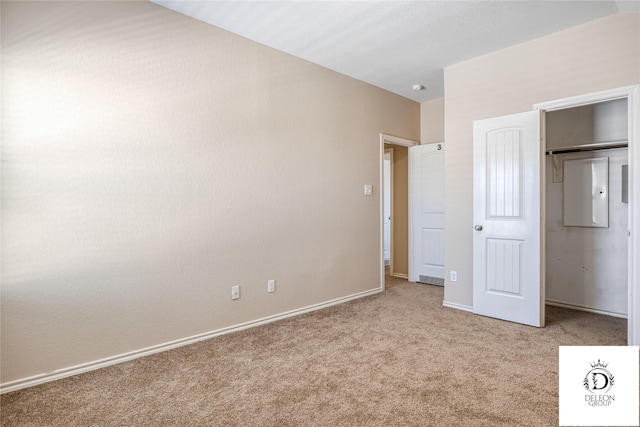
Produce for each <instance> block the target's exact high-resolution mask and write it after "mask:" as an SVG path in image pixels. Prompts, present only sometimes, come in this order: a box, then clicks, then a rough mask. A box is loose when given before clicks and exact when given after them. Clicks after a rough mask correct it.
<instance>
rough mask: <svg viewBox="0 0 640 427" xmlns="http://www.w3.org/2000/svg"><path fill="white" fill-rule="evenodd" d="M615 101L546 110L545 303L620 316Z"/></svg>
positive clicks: (622, 103) (620, 136)
mask: <svg viewBox="0 0 640 427" xmlns="http://www.w3.org/2000/svg"><path fill="white" fill-rule="evenodd" d="M627 110H628V108H627V99H626V98H620V99H615V100H609V101H602V102H598V103H594V104H588V105H582V106H578V107H572V108H567V109H562V110H556V111H550V112H548V113H546V150H545V151H546V158H545V168H546V180H545V181H546V183H545V199H546V200H545V201H546V209H545V212H546V215H545V217H546V227H545V228H546V230H545V241H546V243H545V248H546V249H545V253H546V257H545V278H546V280H545V281H546V304H547V305H553V306H560V307H565V308H570V309H574V310H581V311H588V312H593V313H599V314H606V315H609V316H614V317H621V318H625V319H626V318H627V309H628V295H627V288H628V285H627V277H628V242H627V240H628V230H629V215H628V214H629V197H628V185H627V184H628V173H627V171H628V164H629V160H628V148H627V147H628V129H627V128H628V126H627V123H628V112H627Z"/></svg>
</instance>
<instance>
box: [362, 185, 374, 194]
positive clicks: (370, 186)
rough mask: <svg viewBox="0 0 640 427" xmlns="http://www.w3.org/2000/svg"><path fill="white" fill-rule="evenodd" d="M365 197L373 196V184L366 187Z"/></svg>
mask: <svg viewBox="0 0 640 427" xmlns="http://www.w3.org/2000/svg"><path fill="white" fill-rule="evenodd" d="M364 195H365V196H371V195H373V186H372V185H371V184H365V185H364Z"/></svg>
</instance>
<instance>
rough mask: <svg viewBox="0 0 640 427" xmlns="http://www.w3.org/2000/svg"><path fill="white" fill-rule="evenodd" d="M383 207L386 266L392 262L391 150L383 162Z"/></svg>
mask: <svg viewBox="0 0 640 427" xmlns="http://www.w3.org/2000/svg"><path fill="white" fill-rule="evenodd" d="M383 166H384V171H383V174H384V175H383V185H384V189H383V194H384V200H383V206H384V219H383V224H384V234H383V236H384V237H383V239H384V249H383V252H384V265H385V266H386V265H389V264H390V262H391V150H385V151H384V160H383Z"/></svg>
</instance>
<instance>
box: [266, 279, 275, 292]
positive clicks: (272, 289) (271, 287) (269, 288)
mask: <svg viewBox="0 0 640 427" xmlns="http://www.w3.org/2000/svg"><path fill="white" fill-rule="evenodd" d="M275 291H276V281H275V280H269V281H268V282H267V292H275Z"/></svg>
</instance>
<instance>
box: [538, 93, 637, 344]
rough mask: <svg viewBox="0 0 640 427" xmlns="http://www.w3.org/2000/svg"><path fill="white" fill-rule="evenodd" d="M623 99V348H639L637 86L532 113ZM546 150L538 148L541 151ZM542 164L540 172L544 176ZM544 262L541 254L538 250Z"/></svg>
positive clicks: (560, 102)
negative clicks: (625, 233)
mask: <svg viewBox="0 0 640 427" xmlns="http://www.w3.org/2000/svg"><path fill="white" fill-rule="evenodd" d="M622 98H626V99H627V124H628V125H627V126H628V127H627V132H628V140H629V141H628V142H629V148H628V150H629V151H628V157H629V178H628V179H629V224H628V226H629V243H628V260H629V261H628V262H629V264H628V265H629V266H628V276H627V277H628V282H627V288H628V292H627V307H628V308H627V345H635V346H637V345H640V265H639V262H638V260H639V259H640V85H639V84H636V85H631V86H624V87H620V88H615V89H609V90H604V91H600V92H594V93H589V94H585V95H579V96H572V97H568V98H563V99H558V100H554V101H549V102H541V103H538V104H534V106H533V109H534V110H544V111H555V110H564V109H567V108H573V107H579V106H582V105H589V104H595V103H598V102H604V101H612V100H614V99H622ZM545 149H546V147H542V150H543V152H544V150H545ZM544 167H545V166H544V162H543V163H542V165H541V168H542V170H541V173H544ZM540 256H541V258H542V259H543V260H544V256H545V255H544V251H541V255H540Z"/></svg>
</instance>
